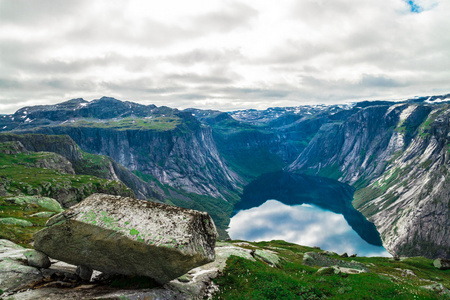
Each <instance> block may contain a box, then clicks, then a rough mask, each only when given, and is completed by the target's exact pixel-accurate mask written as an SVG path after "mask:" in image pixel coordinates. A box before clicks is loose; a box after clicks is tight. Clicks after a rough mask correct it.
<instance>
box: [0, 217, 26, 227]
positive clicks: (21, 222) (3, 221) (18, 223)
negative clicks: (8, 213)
mask: <svg viewBox="0 0 450 300" xmlns="http://www.w3.org/2000/svg"><path fill="white" fill-rule="evenodd" d="M0 223H1V224H5V225H15V226H21V227H31V226H33V223H31V222H30V221H27V220H22V219H17V218H0Z"/></svg>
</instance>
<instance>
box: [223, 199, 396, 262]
mask: <svg viewBox="0 0 450 300" xmlns="http://www.w3.org/2000/svg"><path fill="white" fill-rule="evenodd" d="M228 233H229V234H230V237H231V238H232V239H242V240H248V241H270V240H285V241H287V242H292V243H296V244H300V245H305V246H319V247H320V248H321V249H324V250H330V251H334V252H337V253H342V252H347V253H349V254H352V253H357V254H358V255H359V256H391V255H390V254H389V253H388V252H387V251H386V250H385V249H384V248H383V247H379V246H374V245H371V244H369V243H367V242H366V241H364V240H363V239H362V238H361V237H360V236H359V235H358V234H357V233H356V232H355V231H354V230H353V229H352V228H351V227H350V226H349V225H348V223H347V221H346V220H345V219H344V217H343V215H341V214H336V213H333V212H331V211H327V210H323V209H321V208H319V207H317V206H315V205H309V204H302V205H294V206H289V205H285V204H283V203H281V202H279V201H276V200H268V201H266V202H265V203H264V204H262V205H261V206H259V207H253V208H251V209H248V210H241V211H239V212H238V213H237V214H236V215H235V216H234V217H232V218H231V221H230V228H229V229H228Z"/></svg>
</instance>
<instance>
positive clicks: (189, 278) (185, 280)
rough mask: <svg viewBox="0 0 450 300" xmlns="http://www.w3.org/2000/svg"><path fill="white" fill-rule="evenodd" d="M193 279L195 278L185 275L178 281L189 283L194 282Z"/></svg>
mask: <svg viewBox="0 0 450 300" xmlns="http://www.w3.org/2000/svg"><path fill="white" fill-rule="evenodd" d="M192 278H194V276H192V275H189V274H184V275H182V276H180V277H178V278H177V279H178V281H179V282H189V281H191V280H192Z"/></svg>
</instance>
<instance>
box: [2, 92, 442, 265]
mask: <svg viewBox="0 0 450 300" xmlns="http://www.w3.org/2000/svg"><path fill="white" fill-rule="evenodd" d="M449 102H450V94H448V95H441V96H430V97H417V98H414V99H409V100H403V101H400V102H390V101H383V100H380V101H363V102H359V103H356V104H351V105H331V106H325V105H316V106H299V107H291V108H289V107H286V108H269V109H267V110H243V111H235V112H229V113H224V112H220V111H213V110H200V109H187V110H185V111H179V110H176V109H171V108H168V107H156V106H154V105H148V106H146V105H140V104H136V103H132V102H122V101H119V100H116V99H113V98H106V97H104V98H101V99H98V100H94V101H90V102H87V101H85V100H82V99H73V100H69V101H66V102H64V103H60V104H57V105H49V106H35V107H26V108H23V109H20V110H18V111H17V112H16V113H15V114H13V115H5V116H0V131H11V132H13V133H44V134H50V135H52V134H58V135H68V136H70V137H71V138H72V139H73V140H74V141H75V142H76V143H77V144H78V145H79V146H80V147H81V149H83V151H85V152H90V153H95V154H102V155H107V156H109V157H111V158H112V161H110V163H106V164H105V165H109V166H111V167H109V169H110V170H112V171H111V172H109V171H108V172H106V173H105V174H104V176H109V175H107V174H110V175H111V174H113V173H114V174H115V175H116V176H117V177H119V178H120V179H121V180H122V181H123V182H125V183H127V182H126V181H125V180H124V179H123V178H128V179H130V180H131V182H132V183H127V185H128V186H133V184H135V185H136V186H135V187H133V190H134V191H141V190H143V189H145V188H144V187H146V186H147V187H149V189H148V190H147V192H143V194H142V195H144V196H145V197H146V196H148V195H149V194H152V193H153V192H154V190H157V192H158V193H159V194H160V195H162V197H163V198H164V200H163V201H165V202H166V203H171V204H175V205H179V206H183V207H188V208H195V209H201V210H206V211H208V212H210V213H211V214H212V215H213V218H214V220H215V222H216V224H218V227H219V232H220V233H221V237H222V238H223V237H226V232H225V229H226V227H227V225H228V221H229V216H230V215H231V212H232V210H233V206H234V204H235V203H236V202H237V201H238V200H239V193H241V191H242V187H243V186H244V185H245V184H247V183H249V182H251V181H252V180H253V179H255V178H257V177H258V176H260V175H262V174H265V173H268V172H274V171H279V170H281V169H283V168H284V170H286V171H289V172H299V173H305V174H309V175H319V176H323V177H330V178H334V179H339V180H340V181H342V182H345V183H348V184H351V185H353V187H355V188H356V193H355V198H354V201H353V206H355V207H356V208H357V209H358V210H360V211H361V212H362V213H363V214H364V215H365V216H366V217H367V218H368V219H369V220H370V221H373V222H374V223H375V225H376V226H377V229H378V230H379V231H380V233H381V237H382V240H383V244H384V246H385V247H386V248H387V249H388V250H389V251H391V252H392V253H396V254H399V255H424V256H427V257H437V256H445V257H450V244H449V243H450V242H449V239H448V238H447V237H448V236H449V232H448V230H449V228H450V226H449V225H450V223H449V222H450V221H449V220H450V215H449V214H450V213H449V195H450V192H449V191H450V185H449V184H448V182H447V181H448V180H447V177H448V175H447V173H448V171H449V170H448V159H449V158H448V157H449V155H450V154H449V150H448V148H449V147H450V146H449V145H450V141H449V135H450V132H449V131H450V120H449V117H448V115H449V109H450V108H449V107H450V104H449ZM28 146H30V147H31V145H26V147H28ZM33 147H36V149H40V148H39V147H38V144H35V145H34V146H33ZM55 147H56V148H59V146H57V145H56V144H55ZM61 149H62V150H60V151H61V152H59V153H60V154H62V155H63V156H64V157H67V158H68V159H69V160H70V161H76V160H77V158H76V157H71V156H73V155H78V154H76V153H75V152H73V151H72V150H70V146H69V147H68V148H67V145H64V143H63V144H62V145H61ZM55 151H56V150H55ZM63 153H65V154H66V155H64V154H63ZM83 155H84V159H88V160H89V159H90V158H89V154H83ZM69 157H71V158H69ZM104 159H105V162H106V161H107V160H108V159H107V158H104ZM108 161H109V160H108ZM114 161H115V162H117V163H119V164H121V165H123V166H124V168H120V167H117V166H116V165H117V164H116V163H115V162H114ZM73 166H74V170H75V171H77V170H78V172H83V170H84V171H85V172H95V171H96V170H95V169H93V168H89V164H78V165H77V163H74V164H73ZM77 168H78V169H77ZM130 171H131V172H133V174H134V175H136V176H138V177H139V178H141V179H142V181H141V180H136V176H134V177H133V176H131V175H130ZM100 173H101V172H100ZM121 174H122V175H121ZM98 175H99V176H101V174H98ZM105 178H106V177H105ZM143 181H145V182H143ZM152 191H153V192H152Z"/></svg>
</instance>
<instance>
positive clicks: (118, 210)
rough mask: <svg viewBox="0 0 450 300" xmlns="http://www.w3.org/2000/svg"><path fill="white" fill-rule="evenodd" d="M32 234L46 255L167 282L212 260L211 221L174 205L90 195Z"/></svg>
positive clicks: (207, 217) (38, 248)
mask: <svg viewBox="0 0 450 300" xmlns="http://www.w3.org/2000/svg"><path fill="white" fill-rule="evenodd" d="M46 226H47V227H46V228H44V229H43V230H41V231H39V232H37V233H36V234H35V248H36V249H37V250H40V251H42V252H44V253H45V254H47V255H48V256H50V257H52V258H55V259H59V260H62V261H65V262H68V263H71V264H74V265H84V266H87V267H90V268H92V269H94V270H98V271H102V272H105V273H116V274H123V275H140V276H148V277H152V278H154V279H155V280H156V281H158V282H160V283H166V282H168V281H170V280H172V279H174V278H177V277H179V276H181V275H183V274H185V273H186V272H187V271H189V270H190V269H192V268H195V267H197V266H200V265H203V264H205V263H208V262H211V261H213V260H214V258H215V251H214V246H215V242H216V239H217V231H216V228H215V226H214V222H213V220H212V219H211V217H210V216H209V215H208V214H207V213H205V212H199V211H194V210H189V209H183V208H179V207H174V206H169V205H164V204H159V203H153V202H148V201H141V200H136V199H132V198H128V197H120V196H111V195H105V194H94V195H92V196H90V197H88V198H86V199H85V200H84V201H82V202H80V203H79V204H77V205H75V206H73V207H71V208H70V209H68V210H66V211H64V212H63V213H60V214H58V215H56V216H54V217H52V218H51V219H49V221H48V222H47V224H46Z"/></svg>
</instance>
